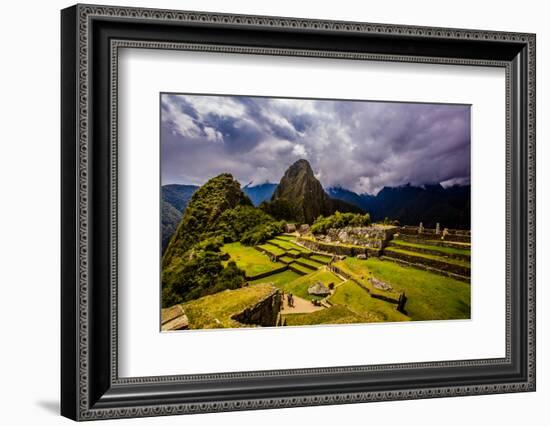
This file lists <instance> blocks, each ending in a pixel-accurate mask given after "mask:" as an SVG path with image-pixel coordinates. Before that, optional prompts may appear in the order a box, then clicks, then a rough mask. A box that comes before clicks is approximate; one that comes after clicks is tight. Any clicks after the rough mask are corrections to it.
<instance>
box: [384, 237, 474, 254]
mask: <svg viewBox="0 0 550 426" xmlns="http://www.w3.org/2000/svg"><path fill="white" fill-rule="evenodd" d="M392 244H396V245H398V246H402V247H403V248H409V247H410V248H412V249H415V248H418V249H425V250H430V251H437V252H440V253H442V254H444V255H445V254H447V255H453V254H457V255H462V256H470V253H471V252H470V249H469V248H454V247H444V246H436V245H430V244H420V243H412V242H409V241H403V240H399V239H394V240H392Z"/></svg>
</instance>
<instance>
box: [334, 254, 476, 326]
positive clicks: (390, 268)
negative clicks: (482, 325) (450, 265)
mask: <svg viewBox="0 0 550 426" xmlns="http://www.w3.org/2000/svg"><path fill="white" fill-rule="evenodd" d="M342 264H344V265H347V266H348V268H349V270H351V271H353V272H354V273H355V274H356V275H357V276H360V277H363V278H364V279H366V278H367V277H368V276H369V274H372V275H373V276H374V277H376V278H377V279H379V280H381V281H384V282H386V283H388V284H390V285H391V286H392V287H393V289H394V290H395V291H396V292H405V294H406V296H407V298H408V300H407V304H406V305H405V310H406V311H407V315H408V316H409V317H411V319H413V320H444V319H466V318H470V285H469V284H466V283H464V282H462V281H457V280H454V279H452V278H449V277H445V276H442V275H438V274H434V273H431V272H428V271H422V270H420V269H415V268H405V267H403V266H401V265H398V264H396V263H394V262H390V261H384V260H380V259H378V258H369V259H367V260H362V259H357V258H353V257H348V258H346V259H345V260H343V261H342V262H338V263H337V264H336V266H338V267H340V266H342Z"/></svg>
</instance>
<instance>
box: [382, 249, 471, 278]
mask: <svg viewBox="0 0 550 426" xmlns="http://www.w3.org/2000/svg"><path fill="white" fill-rule="evenodd" d="M384 257H385V258H387V259H389V260H393V259H397V260H402V261H404V262H406V263H408V264H411V265H415V266H417V265H418V264H421V265H424V266H427V267H431V268H434V269H439V270H441V271H444V272H449V273H451V274H454V275H457V276H462V277H465V278H467V279H468V280H469V278H470V268H469V267H467V266H462V265H457V264H455V263H449V262H445V261H441V260H437V259H430V258H428V257H419V256H412V255H408V254H406V253H403V252H396V251H390V250H386V251H385V252H384Z"/></svg>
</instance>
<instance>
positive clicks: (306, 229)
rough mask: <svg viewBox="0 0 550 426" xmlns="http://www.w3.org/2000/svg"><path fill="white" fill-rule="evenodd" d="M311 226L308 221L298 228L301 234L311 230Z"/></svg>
mask: <svg viewBox="0 0 550 426" xmlns="http://www.w3.org/2000/svg"><path fill="white" fill-rule="evenodd" d="M309 228H310V226H309V225H308V224H307V223H304V224H303V225H300V228H298V232H299V233H300V234H301V235H304V234H307V233H308V232H309Z"/></svg>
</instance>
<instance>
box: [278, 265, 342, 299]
mask: <svg viewBox="0 0 550 426" xmlns="http://www.w3.org/2000/svg"><path fill="white" fill-rule="evenodd" d="M309 272H310V273H309V274H307V275H302V276H298V278H296V279H295V280H293V281H288V282H286V283H284V284H283V283H281V284H279V283H275V282H274V284H275V285H276V286H277V287H278V288H280V289H281V290H284V292H285V293H292V294H294V295H296V296H299V297H301V298H303V299H307V300H312V299H319V297H315V296H311V295H310V294H309V293H308V292H307V289H308V288H309V287H310V286H311V285H313V284H315V283H316V282H317V281H320V282H322V283H323V284H324V285H326V286H327V287H328V285H329V284H330V283H334V285H336V284H339V283H340V282H342V280H341V279H340V278H338V277H337V276H336V275H334V274H333V273H332V272H330V271H322V270H318V271H309ZM296 275H297V274H296ZM269 278H271V277H268V278H267V279H269Z"/></svg>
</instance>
